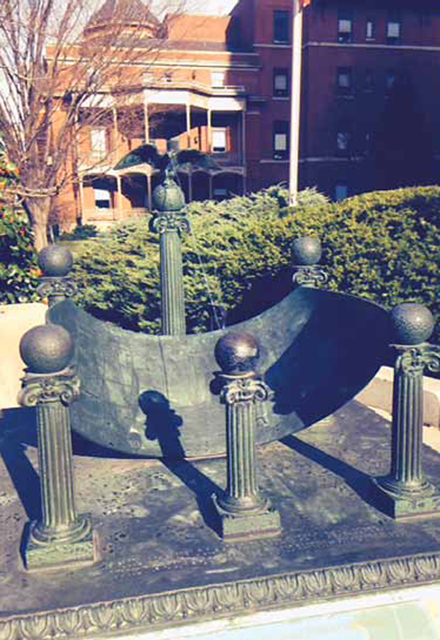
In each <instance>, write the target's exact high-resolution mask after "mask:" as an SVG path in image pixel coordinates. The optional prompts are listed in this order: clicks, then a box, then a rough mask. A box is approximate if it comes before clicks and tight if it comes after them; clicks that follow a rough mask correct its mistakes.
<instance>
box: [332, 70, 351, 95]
mask: <svg viewBox="0 0 440 640" xmlns="http://www.w3.org/2000/svg"><path fill="white" fill-rule="evenodd" d="M336 88H337V91H338V93H341V94H345V95H349V94H351V93H352V91H353V72H352V69H351V67H338V69H337V72H336Z"/></svg>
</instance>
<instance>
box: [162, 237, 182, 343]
mask: <svg viewBox="0 0 440 640" xmlns="http://www.w3.org/2000/svg"><path fill="white" fill-rule="evenodd" d="M182 273H183V264H182V248H181V244H180V236H179V232H178V230H177V229H173V228H170V227H169V228H167V229H166V230H164V231H162V232H161V234H160V291H161V305H162V333H163V335H166V336H181V335H185V333H186V321H185V297H184V290H183V275H182Z"/></svg>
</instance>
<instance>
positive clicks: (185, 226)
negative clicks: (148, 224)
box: [152, 178, 189, 336]
mask: <svg viewBox="0 0 440 640" xmlns="http://www.w3.org/2000/svg"><path fill="white" fill-rule="evenodd" d="M153 200H154V204H155V206H156V209H157V211H156V213H155V216H154V218H153V221H152V228H153V230H154V231H157V232H158V233H159V234H160V290H161V316H162V333H163V335H170V336H179V335H185V333H186V318H185V295H184V289H183V266H182V247H181V240H180V233H183V232H184V231H188V230H189V222H188V219H187V218H186V216H185V212H184V205H185V201H184V198H183V193H182V191H181V189H180V188H179V187H178V185H177V184H176V183H175V182H174V181H173V180H172V179H171V178H166V179H165V181H164V183H163V184H161V185H159V186H158V187H156V189H155V190H154V193H153Z"/></svg>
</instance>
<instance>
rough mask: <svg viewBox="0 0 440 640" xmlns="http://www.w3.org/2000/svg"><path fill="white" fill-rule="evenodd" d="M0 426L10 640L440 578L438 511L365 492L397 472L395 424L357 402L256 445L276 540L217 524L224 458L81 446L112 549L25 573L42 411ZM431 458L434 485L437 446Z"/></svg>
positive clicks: (0, 590)
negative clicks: (234, 533)
mask: <svg viewBox="0 0 440 640" xmlns="http://www.w3.org/2000/svg"><path fill="white" fill-rule="evenodd" d="M26 422H27V423H28V424H26ZM0 433H1V452H2V458H3V461H2V463H1V467H0V504H1V510H0V528H1V531H2V536H1V537H0V557H1V558H2V565H1V569H0V609H1V614H0V637H1V638H2V640H3V639H6V640H15V639H16V638H32V640H42V639H49V638H54V637H55V638H57V639H58V638H66V639H67V638H74V637H75V638H81V637H84V638H86V637H87V638H92V637H96V638H100V639H102V638H105V637H106V636H107V635H108V634H111V633H112V634H115V633H119V634H120V635H123V634H124V633H126V634H128V633H129V632H132V631H136V630H141V629H149V630H152V629H156V628H160V627H164V626H165V627H169V626H172V625H175V624H181V623H185V622H195V621H198V620H206V619H212V618H215V617H216V616H229V615H234V614H237V613H242V612H252V611H256V610H262V609H265V608H270V607H282V606H287V605H295V604H300V603H304V602H310V601H314V602H315V601H319V600H326V599H331V598H335V597H344V596H348V595H350V596H352V595H353V594H356V593H359V592H362V593H365V592H369V591H377V590H383V589H392V588H397V587H405V586H411V585H416V584H417V585H420V584H423V583H429V582H433V581H437V580H439V579H440V519H439V518H426V519H423V518H421V519H419V520H416V521H412V522H396V521H394V520H393V519H392V518H389V517H388V516H386V515H385V514H384V513H382V512H380V511H379V510H377V509H376V508H374V507H373V506H371V505H370V504H369V502H368V500H369V497H368V490H369V489H368V488H369V487H370V484H371V483H370V477H371V476H380V475H384V474H385V473H387V472H388V469H389V464H390V427H389V425H387V424H386V423H385V422H384V420H383V419H382V418H379V417H378V416H377V415H376V414H374V413H372V412H371V411H369V410H367V409H366V408H365V407H362V406H361V405H357V404H356V403H354V402H352V403H350V404H349V405H346V406H345V407H343V408H342V409H340V410H339V411H338V412H337V413H336V415H335V417H334V418H329V419H327V420H325V421H323V422H322V423H320V424H317V425H315V426H312V427H311V428H310V429H308V430H306V431H302V432H301V433H300V434H298V435H289V436H287V437H286V438H284V440H283V442H281V443H275V442H274V443H271V444H269V445H266V446H264V447H261V448H260V449H259V461H260V472H261V473H260V483H261V489H262V491H263V492H264V494H265V495H267V496H268V497H269V499H270V500H271V502H272V504H273V506H274V507H275V508H276V509H278V510H279V511H280V514H281V520H282V522H283V528H282V533H281V536H280V537H278V538H273V539H267V540H260V541H247V542H246V543H241V544H240V543H232V544H225V543H224V542H223V541H222V540H221V539H220V538H219V536H218V535H217V533H216V526H217V524H216V521H215V513H214V511H213V508H212V503H211V500H210V497H211V495H212V493H217V494H219V492H220V493H221V488H223V486H224V484H223V483H224V480H225V477H226V469H225V461H224V460H223V459H217V460H208V461H204V462H189V461H185V460H180V461H176V462H172V461H168V462H167V463H166V464H163V463H162V462H161V461H160V460H142V459H137V460H129V459H116V458H108V457H107V458H104V457H102V458H97V457H94V458H93V457H89V456H85V455H78V454H77V455H76V456H75V470H76V480H77V502H78V504H79V505H81V510H86V511H89V512H90V513H91V514H92V516H93V519H94V522H95V523H96V524H97V526H99V527H100V530H101V537H100V553H101V557H102V560H101V562H100V563H98V564H96V565H94V566H90V567H84V568H80V569H77V570H76V571H72V570H70V569H68V568H66V569H65V570H63V571H61V572H53V571H47V572H39V573H32V572H31V573H27V572H26V571H25V570H24V568H23V564H22V561H21V558H20V555H19V550H18V547H19V539H20V536H21V531H22V525H23V523H24V522H25V521H27V520H28V519H34V517H35V512H36V511H38V482H37V476H36V459H37V455H36V450H35V449H34V448H33V447H32V446H30V445H27V444H26V443H28V442H31V439H32V437H35V434H34V435H33V434H32V411H31V410H30V409H27V410H24V409H22V410H19V411H13V412H9V413H5V415H4V417H3V420H2V423H1V432H0ZM76 449H77V451H78V450H82V451H84V448H82V449H81V447H79V443H77V446H76ZM423 458H424V470H425V473H426V477H427V479H428V480H429V481H430V482H431V483H432V484H433V485H434V486H437V487H438V486H439V485H440V456H439V455H437V454H435V453H434V452H432V451H431V450H429V449H426V448H424V449H423ZM220 487H221V488H220Z"/></svg>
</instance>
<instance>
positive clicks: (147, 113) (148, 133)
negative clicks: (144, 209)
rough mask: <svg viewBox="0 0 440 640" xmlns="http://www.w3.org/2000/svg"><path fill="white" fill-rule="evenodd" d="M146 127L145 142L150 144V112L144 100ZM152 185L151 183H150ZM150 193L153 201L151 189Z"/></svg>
mask: <svg viewBox="0 0 440 640" xmlns="http://www.w3.org/2000/svg"><path fill="white" fill-rule="evenodd" d="M144 128H145V134H144V135H145V143H146V144H148V143H149V142H150V114H149V112H148V102H147V101H145V102H144ZM150 186H151V185H150ZM149 193H150V195H149V202H150V203H151V189H150V192H149Z"/></svg>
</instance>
